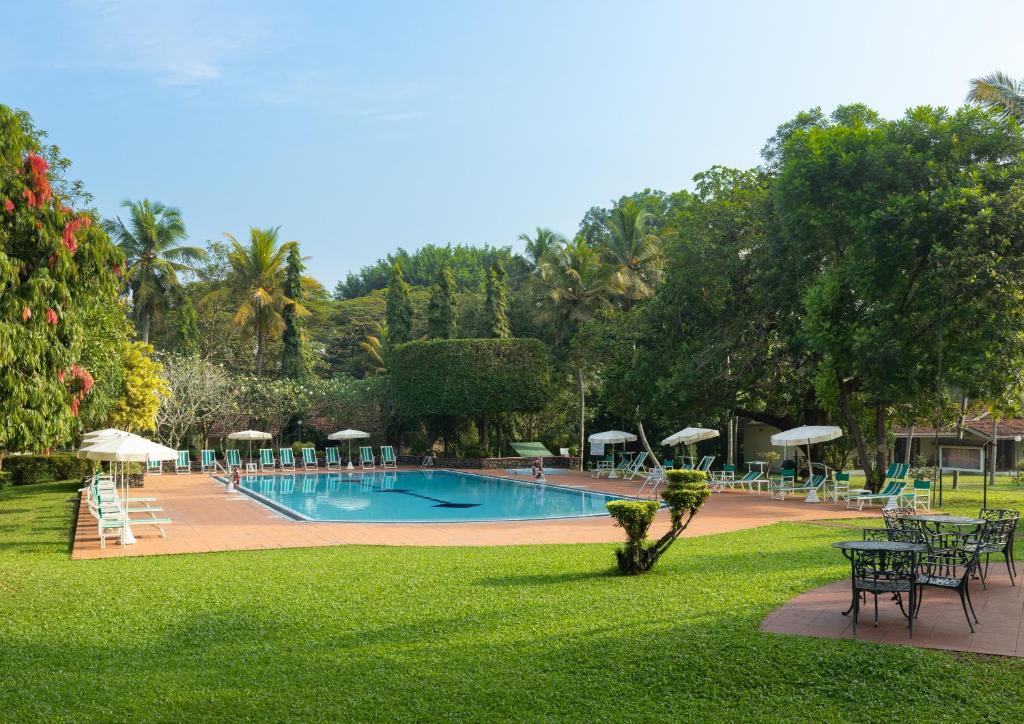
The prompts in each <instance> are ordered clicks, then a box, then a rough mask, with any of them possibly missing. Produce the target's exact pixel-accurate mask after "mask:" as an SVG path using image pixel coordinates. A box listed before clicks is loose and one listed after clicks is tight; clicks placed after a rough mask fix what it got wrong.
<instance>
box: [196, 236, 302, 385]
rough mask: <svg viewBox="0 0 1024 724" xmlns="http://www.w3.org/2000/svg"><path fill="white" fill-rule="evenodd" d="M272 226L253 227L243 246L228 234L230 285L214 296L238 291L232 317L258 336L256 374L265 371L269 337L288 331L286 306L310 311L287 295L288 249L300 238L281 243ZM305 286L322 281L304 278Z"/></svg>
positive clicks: (296, 309) (216, 292)
mask: <svg viewBox="0 0 1024 724" xmlns="http://www.w3.org/2000/svg"><path fill="white" fill-rule="evenodd" d="M279 229H280V227H275V228H272V229H257V228H255V227H253V228H251V229H250V230H249V243H248V244H247V245H244V246H243V245H242V244H240V243H239V242H238V240H237V239H236V238H235V237H234V236H232V235H231V234H224V236H225V237H227V239H228V242H229V243H230V245H231V249H230V251H229V252H228V264H230V266H231V272H230V275H229V277H228V285H227V287H224V288H223V289H218V290H216V291H214V292H211V294H210V296H221V297H223V296H224V295H225V294H229V293H234V294H235V295H237V296H238V298H239V299H240V304H239V306H238V309H237V310H236V311H235V316H234V318H233V319H232V324H233V325H234V326H236V327H248V328H250V329H251V330H252V332H253V335H254V336H255V338H256V375H257V376H259V375H262V374H263V352H264V349H265V348H266V344H267V340H268V339H270V338H271V337H274V336H277V335H279V334H280V333H281V332H282V331H283V330H284V317H283V316H282V312H283V311H284V308H285V305H295V306H294V308H295V311H296V313H297V314H299V315H300V316H305V315H307V314H309V310H307V309H306V307H305V306H303V305H302V304H300V303H299V302H297V301H295V300H293V299H289V298H288V297H287V296H285V293H284V286H285V271H286V260H287V257H288V252H289V251H291V249H292V248H293V247H296V248H297V247H298V242H297V241H286V242H284V243H283V244H280V245H278V231H279ZM302 286H303V287H307V288H316V287H318V286H319V284H318V283H317V282H316V281H315V280H313V279H311V278H310V277H305V276H304V277H302Z"/></svg>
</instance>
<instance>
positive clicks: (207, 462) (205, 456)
mask: <svg viewBox="0 0 1024 724" xmlns="http://www.w3.org/2000/svg"><path fill="white" fill-rule="evenodd" d="M199 469H200V470H201V471H202V472H204V473H205V472H206V471H207V470H216V469H217V451H216V450H203V451H201V452H200V453H199Z"/></svg>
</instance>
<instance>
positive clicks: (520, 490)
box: [241, 470, 619, 523]
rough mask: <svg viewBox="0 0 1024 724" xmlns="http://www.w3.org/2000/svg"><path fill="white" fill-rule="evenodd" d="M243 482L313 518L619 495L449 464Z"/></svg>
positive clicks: (434, 514) (543, 505) (518, 506)
mask: <svg viewBox="0 0 1024 724" xmlns="http://www.w3.org/2000/svg"><path fill="white" fill-rule="evenodd" d="M241 485H242V488H244V489H245V490H247V491H249V492H251V493H252V494H254V495H255V496H256V497H258V498H263V499H264V502H269V503H270V504H272V505H274V506H275V507H278V508H280V509H282V510H283V511H284V512H287V513H291V514H294V515H295V516H296V517H299V518H304V519H306V520H331V521H354V522H381V523H398V522H403V523H414V522H415V523H424V522H431V523H443V522H449V523H450V522H462V521H493V520H532V519H538V518H581V517H589V516H602V515H608V510H607V509H606V508H605V503H607V502H608V501H609V500H618V499H619V498H618V497H617V496H614V495H605V494H604V493H593V492H590V491H586V490H575V489H572V488H562V487H557V486H551V485H538V484H534V483H522V482H519V481H516V480H507V479H503V478H493V477H487V476H483V475H472V474H469V473H457V472H451V471H448V470H424V471H402V472H394V471H389V472H386V473H384V472H366V473H363V472H359V471H356V472H353V473H347V472H344V471H342V472H332V473H308V474H304V473H295V474H286V475H280V474H279V475H243V476H242V479H241Z"/></svg>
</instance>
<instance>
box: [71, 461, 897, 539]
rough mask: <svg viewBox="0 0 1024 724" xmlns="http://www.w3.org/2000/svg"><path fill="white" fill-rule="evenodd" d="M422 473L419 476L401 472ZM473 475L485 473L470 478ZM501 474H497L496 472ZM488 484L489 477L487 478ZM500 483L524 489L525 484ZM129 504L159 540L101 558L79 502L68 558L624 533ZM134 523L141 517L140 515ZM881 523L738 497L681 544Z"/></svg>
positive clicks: (156, 483) (584, 522)
mask: <svg viewBox="0 0 1024 724" xmlns="http://www.w3.org/2000/svg"><path fill="white" fill-rule="evenodd" d="M403 469H406V470H418V469H419V468H403ZM465 472H469V473H481V472H484V471H479V470H467V471H465ZM499 472H500V471H499ZM491 474H494V473H493V472H492V473H491ZM502 477H507V478H513V479H518V480H525V481H529V480H530V478H529V476H525V475H507V474H503V475H502ZM548 482H549V483H551V484H552V485H562V486H567V487H576V488H580V489H585V490H593V491H598V492H606V493H612V494H618V495H626V496H633V495H635V494H636V492H637V490H638V489H639V487H640V484H641V483H640V481H623V480H606V479H594V478H591V477H590V475H589V474H586V473H579V472H570V473H565V474H560V475H551V476H550V477H549V481H548ZM132 494H133V495H140V496H141V495H145V496H153V497H156V498H157V499H158V500H157V502H156V503H154V505H158V506H160V507H161V508H163V512H162V513H159V514H158V515H161V516H163V517H167V518H170V519H172V520H173V521H174V522H173V523H172V524H171V525H168V526H166V528H165V530H166V531H167V537H166V538H161V537H160V534H159V532H158V531H157V530H155V529H154V528H153V527H152V526H137V527H136V528H135V529H134V530H135V534H136V537H137V539H138V542H137V543H136V544H134V545H129V546H125V547H122V546H121V545H120V544H119V543H118V542H116V540H115V539H114V538H108V540H107V547H106V549H105V550H101V549H100V544H99V538H98V537H97V534H96V525H95V520H94V519H93V518H92V517H91V516H90V515H89V512H88V510H86V509H85V501H84V498H83V499H82V501H81V502H80V507H79V514H78V520H77V528H76V530H75V537H74V545H73V548H72V553H71V557H72V558H75V559H86V558H107V557H119V556H146V555H162V554H171V553H206V552H211V551H235V550H258V549H268V548H305V547H314V546H334V545H395V546H501V545H525V544H544V543H613V542H620V541H622V540H623V534H622V531H621V530H620V529H618V528H616V527H615V526H614V524H613V522H612V519H611V518H609V517H593V518H566V519H555V520H529V521H501V522H484V523H480V522H476V523H473V522H467V523H327V522H307V521H297V520H293V519H291V518H288V517H286V516H284V515H282V514H281V513H278V512H276V511H274V510H271V509H270V508H268V507H267V506H265V505H263V504H262V503H259V502H258V501H256V500H254V499H253V498H251V497H250V496H248V495H245V494H244V493H238V492H235V493H226V492H225V489H224V486H223V485H221V484H220V483H218V482H216V481H214V480H213V479H211V478H210V477H209V476H208V475H206V474H199V473H192V474H189V475H175V474H173V473H172V474H164V475H157V476H147V477H146V481H145V487H144V488H142V489H140V490H133V492H132ZM136 517H144V516H143V515H137V516H136ZM864 517H878V510H877V509H874V510H870V511H864V512H859V511H856V510H846V508H845V507H844V506H842V505H837V504H835V503H819V504H816V505H809V504H806V503H804V502H803V501H802V500H801V499H799V498H792V499H789V500H786V501H783V502H780V501H777V500H772V499H771V498H769V497H768V495H751V494H750V493H746V492H740V491H729V492H724V493H715V494H713V495H712V496H711V497H710V498H709V499H708V502H707V503H706V504H705V506H704V509H703V510H701V512H700V513H699V514H698V515H697V517H696V518H694V521H693V523H692V524H691V525H690V527H689V529H687V531H686V532H685V533H684V535H686V536H696V535H708V534H712V533H726V532H729V531H733V530H743V529H747V528H756V527H759V526H763V525H769V524H771V523H777V522H779V521H806V520H820V519H833V518H864ZM668 526H669V519H668V512H667V511H665V510H662V511H659V513H658V515H657V518H656V519H655V522H654V526H653V527H652V529H651V532H652V535H661V534H662V533H663V532H664V531H666V530H667V529H668Z"/></svg>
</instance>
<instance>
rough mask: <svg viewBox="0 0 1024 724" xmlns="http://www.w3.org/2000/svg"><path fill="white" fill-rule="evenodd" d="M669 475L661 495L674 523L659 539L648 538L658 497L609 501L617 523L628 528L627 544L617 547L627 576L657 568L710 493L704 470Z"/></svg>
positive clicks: (621, 564) (610, 511) (676, 471)
mask: <svg viewBox="0 0 1024 724" xmlns="http://www.w3.org/2000/svg"><path fill="white" fill-rule="evenodd" d="M667 478H668V480H667V484H666V486H665V492H663V493H662V494H661V497H663V498H664V499H665V502H666V503H667V504H668V508H669V511H670V513H671V516H672V526H671V527H670V528H669V529H668V532H666V533H665V535H663V536H662V537H661V538H659V539H658V540H656V541H653V542H652V541H649V540H648V539H647V531H648V530H650V528H651V523H653V522H654V515H655V513H657V512H658V507H659V505H658V503H657V501H654V500H642V501H633V500H613V501H612V502H610V503H608V512H609V513H611V515H612V517H613V518H615V525H617V526H619V527H620V528H622V529H623V530H625V531H626V544H625V545H624V546H622V547H621V548H618V549H616V551H615V557H616V559H617V560H618V563H619V570H620V571H621V572H622V573H624V574H625V575H627V576H632V575H636V574H638V573H646V572H647V571H649V570H651V569H652V568H654V564H655V563H657V562H658V559H659V558H661V555H662V554H663V553H664V552H665V551H667V550H668V549H669V547H670V546H671V545H672V544H673V543H675V541H676V538H678V537H679V536H680V535H681V534H682V532H683V531H684V530H686V528H687V527H688V526H689V525H690V521H692V520H693V516H695V515H697V511H699V510H700V509H701V506H703V505H704V501H705V500H707V498H708V496H709V495H710V494H711V488H709V487H708V484H707V478H706V476H705V475H704V473H702V472H699V471H696V470H669V471H668V473H667Z"/></svg>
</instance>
